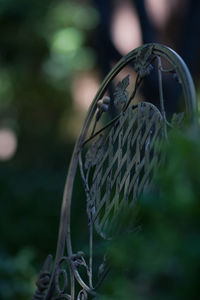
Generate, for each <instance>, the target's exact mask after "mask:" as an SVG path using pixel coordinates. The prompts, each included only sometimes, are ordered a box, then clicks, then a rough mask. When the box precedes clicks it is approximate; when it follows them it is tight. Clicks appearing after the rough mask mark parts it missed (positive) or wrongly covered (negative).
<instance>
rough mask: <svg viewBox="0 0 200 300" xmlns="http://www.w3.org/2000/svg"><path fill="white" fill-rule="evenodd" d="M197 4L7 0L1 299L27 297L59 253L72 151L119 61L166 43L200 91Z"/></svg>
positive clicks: (0, 12) (0, 156)
mask: <svg viewBox="0 0 200 300" xmlns="http://www.w3.org/2000/svg"><path fill="white" fill-rule="evenodd" d="M199 3H200V2H198V1H189V0H184V1H183V0H182V1H181V0H176V1H175V0H174V1H173V0H171V1H167V0H162V1H161V0H160V1H159V0H146V1H131V0H130V1H119V0H118V1H117V0H116V1H106V0H102V1H100V0H94V1H83V0H82V1H81V0H80V1H77V0H76V1H68V0H57V1H53V0H43V1H38V0H34V1H33V0H29V1H26V0H6V1H3V0H0V299H22V300H23V299H28V298H29V297H30V295H31V294H32V293H33V290H34V282H35V279H36V275H37V272H38V271H39V269H40V266H41V264H42V261H43V260H44V258H45V256H46V255H47V254H48V253H53V254H55V249H56V241H57V232H58V224H59V214H60V206H61V199H62V192H63V188H64V182H65V178H66V174H67V168H68V163H69V161H70V157H71V153H72V150H73V145H74V142H75V139H76V137H77V135H78V133H79V130H80V128H81V124H82V121H83V118H84V116H85V114H86V112H87V109H88V107H89V105H90V103H91V101H92V99H93V97H94V95H95V92H96V91H97V89H98V87H99V85H100V82H101V80H102V78H103V77H104V76H105V74H107V72H108V71H109V70H110V68H111V67H112V66H113V65H114V64H115V63H116V62H117V60H118V59H120V57H121V56H122V55H125V54H126V53H128V52H129V51H130V50H132V49H134V48H136V47H137V46H140V45H141V44H143V43H146V42H161V43H164V44H167V45H168V46H170V47H172V48H173V49H175V50H176V51H177V52H178V53H179V54H181V55H182V57H183V58H184V59H185V61H186V63H187V64H188V66H189V69H190V70H191V72H192V74H193V76H194V78H195V81H196V85H197V90H198V82H199V73H200V72H199V70H200V69H199V62H200V61H199V50H200V49H199V48H200V47H199V44H200V39H199V36H200V34H199V31H200V24H199V22H200V18H199V15H200V7H199V6H200V5H199ZM77 226H78V225H77ZM120 299H121V298H120ZM138 299H140V298H138Z"/></svg>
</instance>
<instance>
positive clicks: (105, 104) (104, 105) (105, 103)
mask: <svg viewBox="0 0 200 300" xmlns="http://www.w3.org/2000/svg"><path fill="white" fill-rule="evenodd" d="M109 105H110V97H109V96H104V97H103V98H102V99H100V100H99V101H98V102H97V107H98V111H97V115H96V121H98V120H99V119H100V117H101V115H102V113H104V112H106V111H108V109H109Z"/></svg>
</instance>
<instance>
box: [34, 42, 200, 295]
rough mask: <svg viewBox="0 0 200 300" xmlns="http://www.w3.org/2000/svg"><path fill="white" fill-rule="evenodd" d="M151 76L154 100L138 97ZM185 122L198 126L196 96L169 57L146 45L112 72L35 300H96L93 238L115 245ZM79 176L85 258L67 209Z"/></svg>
mask: <svg viewBox="0 0 200 300" xmlns="http://www.w3.org/2000/svg"><path fill="white" fill-rule="evenodd" d="M127 72H128V73H130V74H128V75H127ZM150 76H153V77H154V79H155V83H156V84H155V89H157V91H158V92H157V96H156V97H157V99H143V97H142V91H143V89H144V88H145V83H146V82H148V80H149V78H150ZM170 80H171V81H173V83H174V82H176V84H177V86H178V89H180V92H179V98H180V99H181V100H182V99H183V101H182V102H181V101H180V110H179V111H177V112H176V111H175V112H174V114H172V113H171V112H170V113H168V111H167V110H166V103H167V102H168V101H170V100H171V99H167V96H165V91H166V90H165V83H166V82H170ZM155 95H156V94H155ZM155 103H157V105H155ZM185 121H186V122H192V123H195V122H196V98H195V89H194V85H193V81H192V79H191V76H190V73H189V71H188V69H187V67H186V65H185V63H184V62H183V60H182V59H181V58H180V57H179V56H178V55H177V54H176V53H175V52H174V51H173V50H171V49H169V48H168V47H166V46H163V45H160V44H147V45H144V46H142V47H139V48H137V49H135V50H133V51H132V52H130V53H129V54H127V55H126V56H125V57H123V58H122V59H121V60H120V61H119V62H118V63H117V65H116V66H115V67H114V68H113V69H112V70H111V71H110V73H109V74H108V75H107V77H106V78H105V79H104V81H103V83H102V84H101V86H100V88H99V90H98V92H97V94H96V96H95V98H94V100H93V102H92V104H91V106H90V109H89V111H88V114H87V116H86V119H85V123H84V125H83V128H82V130H81V133H80V136H79V138H78V139H77V142H76V145H75V148H74V152H73V155H72V158H71V163H70V166H69V170H68V176H67V180H66V185H65V190H64V195H63V202H62V209H61V218H60V227H59V236H58V243H57V251H56V257H55V259H54V264H53V267H52V256H51V255H48V257H47V259H46V261H45V263H44V266H43V268H42V270H41V272H40V274H39V277H38V281H37V290H36V292H35V295H34V297H33V299H35V300H36V299H46V300H47V299H48V300H49V299H52V300H53V299H54V300H56V299H70V300H74V299H77V300H80V299H81V300H85V299H91V298H93V297H95V295H96V293H97V289H98V287H99V285H100V284H101V282H102V281H103V279H104V278H105V276H106V274H107V272H108V265H107V260H106V256H105V255H103V257H102V261H98V259H97V261H95V253H94V252H95V250H94V245H95V239H97V238H99V239H102V240H109V239H112V238H113V237H114V231H115V228H116V227H115V225H116V224H117V222H118V221H119V220H120V214H122V212H123V211H126V210H127V209H131V211H134V208H135V207H136V206H137V201H138V199H139V197H140V195H141V194H142V193H144V192H145V191H148V188H150V186H151V181H152V178H153V174H154V172H155V171H156V169H157V168H158V165H159V163H160V158H161V156H162V155H161V153H160V147H159V144H161V143H162V141H163V140H167V139H168V131H169V130H170V128H172V127H174V126H180V124H181V123H183V122H185ZM76 176H80V177H81V180H82V185H83V188H84V194H85V195H84V201H85V211H83V214H85V216H86V217H87V220H88V226H86V228H83V231H84V232H85V231H88V250H87V255H86V256H85V255H84V253H83V252H82V251H74V250H73V247H72V237H71V227H70V224H71V221H70V219H71V213H72V212H71V206H72V203H73V201H77V199H74V188H75V184H74V181H75V177H76ZM119 222H120V221H119ZM113 224H115V225H113ZM122 228H124V227H123V226H122ZM73 238H74V237H73ZM80 250H81V249H80Z"/></svg>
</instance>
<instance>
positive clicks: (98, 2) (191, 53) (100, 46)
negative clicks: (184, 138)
mask: <svg viewBox="0 0 200 300" xmlns="http://www.w3.org/2000/svg"><path fill="white" fill-rule="evenodd" d="M93 2H94V5H95V7H96V8H97V10H98V12H99V15H100V23H99V27H98V29H97V34H96V38H95V45H96V49H97V53H98V57H99V63H100V66H101V68H102V72H103V76H105V75H106V74H107V73H108V72H109V70H110V69H111V67H112V66H113V63H116V62H117V61H118V60H119V59H120V58H121V57H122V56H123V55H125V54H126V53H128V52H129V51H130V50H131V49H128V48H127V51H126V53H125V51H124V53H122V51H120V49H119V47H117V46H116V43H115V42H114V38H113V31H112V28H113V18H114V14H115V12H116V10H117V9H118V11H119V13H120V11H122V7H125V6H127V7H128V9H127V14H128V12H130V10H131V11H132V13H133V14H134V13H135V16H136V17H135V18H137V19H138V23H139V29H140V31H141V40H140V41H136V43H135V44H134V43H132V44H133V46H132V49H134V48H136V47H137V46H140V45H141V44H146V43H151V42H159V43H162V44H166V45H167V46H169V47H171V48H173V49H174V50H175V51H177V52H178V53H179V54H180V55H181V56H182V58H183V59H184V61H185V62H186V64H187V66H188V68H189V70H190V72H191V73H192V75H193V76H195V77H197V76H198V75H199V73H200V72H199V68H198V66H199V64H198V63H197V62H199V50H200V39H199V36H200V1H198V0H176V1H174V0H173V1H166V7H165V8H163V9H162V11H161V12H159V8H161V5H160V3H161V2H160V3H159V2H157V1H147V0H146V1H145V0H125V1H120V0H118V1H114V0H93ZM151 3H155V8H156V6H157V8H156V9H157V19H158V20H156V18H155V19H153V17H154V16H153V15H152V10H151V5H150V4H151ZM164 3H165V2H163V1H162V4H163V5H164ZM159 5H160V6H159ZM165 10H166V17H165V20H164V17H163V20H162V13H163V12H164V11H165ZM167 13H168V15H167ZM159 14H160V16H159ZM163 16H164V15H163ZM127 17H128V15H127ZM127 22H128V18H127ZM159 22H160V23H159ZM130 26H131V25H130ZM130 26H129V30H130V31H132V34H133V37H134V35H135V31H134V30H135V28H133V26H134V25H133V26H132V28H130ZM121 30H123V28H122V29H121ZM121 34H122V35H123V34H124V35H125V34H127V32H126V30H124V32H122V33H121ZM122 43H123V42H122ZM124 44H126V43H124ZM124 46H125V45H124ZM165 81H166V82H165V85H166V94H167V95H166V98H167V99H170V100H168V103H167V107H166V109H167V112H168V113H169V114H170V115H171V114H172V113H173V112H174V111H177V110H178V107H179V103H178V102H179V101H178V99H179V98H180V91H179V90H178V89H177V88H176V85H177V84H176V83H175V82H172V81H170V82H168V80H165ZM156 86H157V74H156V73H155V74H154V73H153V74H152V76H151V78H150V79H149V80H148V81H147V82H146V84H145V88H144V89H143V95H144V97H145V98H146V99H148V100H149V99H155V102H154V101H152V102H153V103H154V104H155V105H158V103H156V99H158V91H157V88H156Z"/></svg>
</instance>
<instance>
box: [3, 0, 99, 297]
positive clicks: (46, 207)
mask: <svg viewBox="0 0 200 300" xmlns="http://www.w3.org/2000/svg"><path fill="white" fill-rule="evenodd" d="M97 23H98V14H97V12H96V11H95V9H94V8H93V7H92V6H91V5H89V4H88V3H87V1H81V2H80V1H65V0H58V1H53V0H44V1H39V0H30V1H26V0H7V1H4V0H0V129H1V128H10V129H11V130H12V131H13V132H14V134H15V135H16V137H17V141H18V147H17V152H16V154H15V156H14V157H12V159H10V160H9V161H1V162H0V201H1V203H0V205H1V209H0V236H1V242H0V299H6V300H9V299H16V300H18V299H19V300H23V299H28V298H29V297H31V296H30V295H31V294H33V287H34V282H35V280H36V277H37V273H38V272H39V270H40V267H41V265H42V262H43V260H44V258H45V257H46V255H47V254H48V253H52V254H53V255H54V254H55V249H56V242H57V232H58V226H59V213H60V206H61V200H62V193H63V188H64V181H65V177H66V173H67V167H68V163H69V160H70V157H71V153H72V149H73V144H74V140H73V139H72V136H73V135H70V136H68V133H67V132H70V131H73V130H74V129H73V128H70V129H69V130H68V131H67V130H66V128H68V127H69V126H70V124H69V122H68V120H69V118H71V117H72V116H73V115H74V118H76V119H77V120H78V119H79V115H78V114H75V112H74V109H73V106H72V104H73V103H72V95H71V82H72V79H73V76H75V74H76V72H77V71H82V70H86V71H87V70H90V69H92V68H94V67H95V64H96V57H95V52H94V50H93V49H92V47H91V44H92V43H91V38H90V37H91V34H92V30H93V29H94V28H95V26H96V24H97ZM77 192H78V191H77ZM80 193H81V192H80ZM80 193H79V194H78V193H77V194H78V195H77V197H80ZM33 266H35V267H33Z"/></svg>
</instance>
